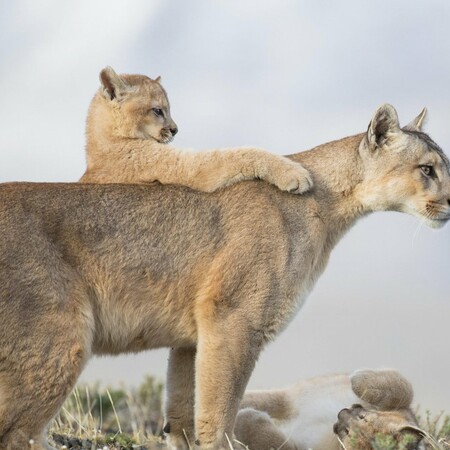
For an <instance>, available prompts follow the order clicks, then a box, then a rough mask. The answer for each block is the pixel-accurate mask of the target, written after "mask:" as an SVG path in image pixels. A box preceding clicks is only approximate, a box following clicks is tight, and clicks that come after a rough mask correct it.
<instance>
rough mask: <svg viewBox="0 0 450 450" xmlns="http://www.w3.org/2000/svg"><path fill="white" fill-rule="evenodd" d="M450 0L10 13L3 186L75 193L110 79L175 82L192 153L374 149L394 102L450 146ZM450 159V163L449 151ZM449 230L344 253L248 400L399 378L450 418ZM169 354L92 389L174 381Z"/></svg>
mask: <svg viewBox="0 0 450 450" xmlns="http://www.w3.org/2000/svg"><path fill="white" fill-rule="evenodd" d="M449 19H450V3H449V2H448V0H428V1H426V2H425V1H417V2H411V1H407V0H397V1H392V0H389V1H388V0H380V1H377V2H374V1H368V0H347V1H345V2H333V1H331V0H310V1H304V0H271V1H269V0H227V1H226V2H211V1H206V0H190V1H189V2H187V1H183V0H178V1H177V0H159V1H156V0H134V1H133V2H126V1H125V0H123V1H118V0H96V1H95V2H93V1H91V0H78V1H77V2H61V1H59V0H39V1H36V0H15V1H14V2H7V1H6V0H0V86H1V101H0V124H1V125H0V181H2V182H4V181H13V180H28V181H76V180H77V179H78V178H79V177H80V176H81V175H82V173H83V172H84V168H85V159H84V121H85V116H86V112H87V108H88V105H89V102H90V99H91V97H92V96H93V94H94V93H95V91H96V89H97V88H98V85H99V82H98V73H99V71H100V70H101V69H102V68H103V67H104V66H106V65H111V66H112V67H113V68H114V69H115V70H116V71H117V72H119V73H143V74H146V75H149V76H150V77H153V78H155V77H156V76H158V75H161V76H162V83H163V85H164V86H165V88H166V89H167V91H168V94H169V97H170V100H171V105H172V116H173V118H174V119H175V121H176V122H177V124H178V126H179V129H180V132H179V134H178V135H177V137H176V140H175V145H177V146H180V147H190V148H195V149H209V148H212V147H229V146H238V145H257V146H261V147H264V148H266V149H268V150H270V151H272V152H274V153H279V154H288V153H295V152H298V151H301V150H305V149H308V148H310V147H313V146H315V145H318V144H320V143H324V142H327V141H330V140H333V139H337V138H341V137H343V136H346V135H350V134H355V133H358V132H362V131H364V130H365V129H366V127H367V125H368V123H369V120H370V119H371V117H372V114H373V113H374V111H375V110H376V108H377V107H378V106H379V105H380V104H381V103H384V102H389V103H392V104H393V105H394V106H395V107H396V108H397V111H398V113H399V117H400V120H401V122H402V123H403V124H406V123H407V122H409V121H410V120H411V119H412V118H413V117H415V116H416V115H417V114H418V113H419V112H420V110H421V109H422V107H423V106H427V107H428V108H429V121H428V123H427V125H426V131H428V132H429V133H430V134H431V136H432V137H433V138H434V139H435V140H436V142H438V143H439V144H440V145H441V146H442V147H443V148H444V150H446V149H448V148H449V145H450V126H449V125H450V123H449V122H450V89H449V80H450V27H449ZM447 154H449V152H448V151H447ZM449 231H450V229H449V227H447V228H445V229H443V230H440V231H438V232H435V231H432V230H430V229H428V228H426V227H425V226H423V225H421V224H420V223H419V222H418V220H417V219H415V218H412V217H409V216H406V215H401V214H396V213H379V214H375V215H373V216H370V217H368V218H366V219H364V220H361V221H360V222H359V223H358V224H357V225H356V226H355V227H354V229H353V230H351V231H350V233H349V234H348V235H347V236H346V237H345V238H344V239H343V240H342V241H341V243H340V244H339V245H338V246H337V248H336V249H335V251H334V253H333V254H332V257H331V260H330V263H329V266H328V268H327V269H326V271H325V274H324V275H323V276H322V277H321V278H320V279H319V281H318V283H317V285H316V287H315V289H314V290H313V292H312V293H311V295H310V297H309V299H308V301H307V303H306V306H305V307H304V308H303V309H302V310H301V311H300V313H299V314H298V315H297V317H296V318H295V319H294V320H293V321H292V323H291V324H290V325H289V327H288V328H287V330H286V331H285V332H284V333H283V334H282V335H281V336H280V337H279V338H278V339H277V340H276V341H275V342H274V343H272V344H271V345H269V346H268V347H267V348H266V350H265V351H264V352H263V354H262V356H261V358H260V360H259V362H258V364H257V367H256V370H255V371H254V373H253V376H252V378H251V381H250V387H251V388H270V387H281V386H283V385H286V384H289V383H293V382H295V381H296V380H298V379H300V378H303V377H309V376H314V375H319V374H325V373H332V372H342V371H353V370H355V369H358V368H367V367H370V368H379V367H394V368H397V369H399V370H400V371H402V372H403V373H404V374H405V375H406V376H407V377H408V378H409V379H410V380H411V381H412V383H413V385H414V388H415V391H416V404H419V405H420V406H421V408H422V409H431V410H433V412H438V411H439V410H446V411H447V412H449V411H450V356H449V354H450V276H449V275H450V273H449V272H450V232H449ZM166 360H167V351H166V350H164V349H163V350H155V351H151V352H146V353H142V354H139V355H129V356H121V357H115V358H112V357H111V358H96V359H93V360H92V361H91V362H90V363H89V365H88V367H87V368H86V370H85V371H84V373H83V375H82V378H81V379H82V380H84V381H93V380H101V381H102V383H104V384H109V383H113V384H114V383H118V382H119V381H122V382H124V383H126V384H129V385H135V384H137V383H139V382H140V381H141V380H142V379H143V376H144V374H146V373H149V374H153V375H155V376H157V377H159V378H161V379H162V380H164V377H165V370H166Z"/></svg>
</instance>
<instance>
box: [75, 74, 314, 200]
mask: <svg viewBox="0 0 450 450" xmlns="http://www.w3.org/2000/svg"><path fill="white" fill-rule="evenodd" d="M160 81H161V78H160V77H158V78H157V79H156V80H152V79H150V78H148V77H146V76H145V75H117V74H116V73H115V72H114V70H113V69H112V68H111V67H106V68H105V69H103V70H102V71H101V72H100V82H101V87H100V89H99V90H98V91H97V93H96V94H95V96H94V98H93V99H92V102H91V105H90V107H89V113H88V117H87V121H86V159H87V169H86V172H85V174H84V175H83V177H82V178H81V180H80V181H82V182H84V183H144V182H147V183H148V182H152V181H159V182H160V183H162V184H182V185H184V186H189V187H191V188H193V189H197V190H199V191H206V192H213V191H215V190H217V189H220V188H223V187H225V186H228V185H231V184H234V183H237V182H238V181H242V180H252V179H262V180H265V181H267V182H268V183H272V184H274V185H275V186H277V187H278V188H279V189H281V190H283V191H289V192H292V193H296V194H301V193H304V192H306V191H308V190H309V189H311V187H312V179H311V176H310V174H309V173H308V171H307V170H306V169H305V168H303V167H302V166H301V164H299V163H297V162H294V161H292V160H291V159H288V158H285V157H283V156H279V155H273V154H271V153H268V152H266V151H264V150H261V149H257V148H250V147H239V148H233V149H225V150H212V151H208V152H193V151H188V150H182V149H178V148H175V147H171V146H170V145H169V142H171V141H172V139H173V137H174V136H175V134H176V133H177V132H178V128H177V126H176V124H175V122H174V121H173V119H172V117H171V115H170V104H169V99H168V98H167V94H166V91H165V90H164V88H163V87H162V85H161V83H160Z"/></svg>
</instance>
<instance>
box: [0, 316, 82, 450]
mask: <svg viewBox="0 0 450 450" xmlns="http://www.w3.org/2000/svg"><path fill="white" fill-rule="evenodd" d="M62 316H63V314H61V317H58V318H54V320H52V319H50V318H48V317H47V318H46V320H42V319H39V318H36V320H35V321H30V323H28V324H27V325H28V327H27V326H25V324H23V328H22V329H21V336H20V339H14V340H6V339H1V344H2V345H1V348H0V450H26V449H28V448H32V449H33V450H44V449H49V448H51V447H49V446H48V444H47V437H46V436H45V430H46V426H47V425H48V423H49V421H50V420H51V419H52V418H53V417H54V416H55V414H56V413H57V412H58V410H59V408H60V407H61V405H62V403H63V402H64V400H65V398H66V397H67V395H68V394H69V392H70V391H71V389H72V388H73V386H74V384H75V382H76V380H77V378H78V375H79V373H80V372H81V370H82V368H83V366H84V364H85V361H86V359H87V356H88V351H87V349H86V345H85V338H84V337H83V338H82V339H80V338H79V337H78V336H77V334H79V333H76V332H74V331H73V330H70V327H69V326H66V325H68V324H69V322H67V321H65V320H64V318H63V317H62ZM31 322H34V323H31ZM71 326H73V327H76V324H75V321H73V322H72V323H71ZM78 331H79V330H78ZM1 337H3V338H4V337H5V335H3V336H1ZM30 440H32V441H33V446H32V447H30V444H29V443H30Z"/></svg>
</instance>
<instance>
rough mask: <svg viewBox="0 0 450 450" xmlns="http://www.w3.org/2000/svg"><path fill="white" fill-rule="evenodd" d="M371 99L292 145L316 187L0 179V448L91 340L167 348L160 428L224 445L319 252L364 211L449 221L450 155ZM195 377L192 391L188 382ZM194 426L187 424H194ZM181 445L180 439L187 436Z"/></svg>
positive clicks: (44, 410)
mask: <svg viewBox="0 0 450 450" xmlns="http://www.w3.org/2000/svg"><path fill="white" fill-rule="evenodd" d="M422 118H423V116H422V115H421V116H419V118H417V119H416V120H415V121H413V122H412V124H411V125H410V126H409V127H408V129H402V128H400V125H399V122H398V118H397V114H396V112H395V110H394V108H393V107H392V106H389V105H384V106H382V107H380V108H379V109H378V110H377V111H376V113H375V115H374V117H373V119H372V121H371V122H370V125H369V128H368V131H367V132H366V133H363V134H359V135H356V136H351V137H347V138H344V139H342V140H340V141H335V142H331V143H328V144H324V145H321V146H319V147H316V148H314V149H312V150H310V151H306V152H303V153H298V154H296V155H292V156H291V158H292V159H293V160H294V161H299V162H300V163H301V164H302V165H304V166H305V167H306V169H307V170H309V171H310V173H311V174H312V176H313V178H314V188H313V190H312V191H311V192H309V193H307V194H305V195H291V194H288V193H286V192H282V191H280V190H278V189H275V188H274V187H273V186H271V185H269V184H267V183H263V182H260V181H247V182H243V183H239V184H236V185H233V186H230V187H228V188H226V189H223V190H220V191H217V192H214V193H211V194H206V193H202V192H198V191H194V190H191V189H189V188H186V187H182V186H162V185H150V186H149V185H144V184H141V185H124V184H120V185H114V184H83V183H73V184H33V183H12V184H4V185H1V186H0V198H1V199H2V201H1V203H0V235H1V237H2V239H1V240H0V279H1V280H2V281H1V284H0V317H1V318H2V327H1V328H0V449H2V450H5V449H9V450H18V449H20V450H22V449H24V448H26V447H27V445H28V439H29V438H33V439H34V441H35V448H34V450H41V449H42V448H45V446H46V444H45V441H44V438H43V431H44V428H45V425H46V424H47V422H48V421H49V420H50V419H51V417H52V416H53V415H54V414H55V413H56V412H57V410H58V408H59V407H60V406H61V404H62V402H63V401H64V399H65V397H66V395H67V393H68V392H69V391H70V390H71V388H72V386H73V385H74V383H75V381H76V379H77V377H78V375H79V373H80V372H81V370H82V369H83V366H84V364H85V362H86V361H87V360H88V358H89V357H90V356H91V355H92V354H118V353H121V352H134V351H140V350H144V349H150V348H155V347H163V346H167V347H172V348H173V350H172V351H171V357H170V361H169V373H168V383H167V384H168V399H167V421H168V425H167V427H166V431H168V432H169V431H170V433H169V444H170V446H171V447H172V448H173V449H174V448H175V449H187V448H188V445H187V443H186V441H185V435H186V436H187V438H188V439H189V440H191V442H193V441H196V442H197V446H198V447H200V448H201V449H203V450H205V449H208V450H210V449H214V450H216V449H221V450H222V449H228V448H229V444H228V439H232V433H233V426H234V421H235V417H236V414H237V412H238V408H239V403H240V400H241V397H242V395H243V393H244V390H245V386H246V384H247V381H248V379H249V377H250V374H251V372H252V370H253V367H254V364H255V361H256V359H257V358H258V355H259V353H260V351H261V350H262V348H263V347H264V346H265V344H266V343H267V342H269V341H270V340H272V339H274V338H275V337H276V335H277V334H278V333H279V332H280V331H281V330H282V329H283V328H285V327H286V326H287V324H288V323H289V321H290V320H291V319H292V317H293V316H294V315H295V313H296V312H297V311H298V309H299V308H300V307H301V305H302V304H303V301H304V300H305V298H306V296H307V294H308V292H309V291H310V290H311V289H312V287H313V285H314V283H315V281H316V280H317V278H318V277H319V276H320V274H321V273H322V272H323V270H324V269H325V266H326V264H327V260H328V258H329V255H330V253H331V250H332V249H333V247H334V246H335V245H336V243H337V242H338V241H339V239H340V238H341V237H342V236H343V234H344V233H345V232H346V231H348V230H349V229H350V228H351V226H352V225H353V224H354V223H355V222H356V221H357V220H358V219H359V218H360V217H362V216H364V215H367V214H369V213H371V212H373V211H379V210H395V211H403V212H408V213H410V214H414V215H416V216H418V217H419V218H420V219H421V220H423V221H425V222H426V223H427V224H428V225H430V226H432V227H436V228H437V227H442V226H443V225H444V224H445V223H446V222H447V221H448V220H449V219H450V172H449V161H448V159H447V158H446V156H445V155H444V153H443V152H442V150H441V149H440V148H439V147H438V146H437V144H435V143H434V142H433V141H432V140H431V139H430V138H429V137H428V136H427V135H425V134H423V133H422V132H420V131H418V130H414V129H413V128H417V127H418V126H419V125H420V123H421V121H422ZM194 386H195V390H194ZM194 424H195V426H194ZM192 445H193V444H192Z"/></svg>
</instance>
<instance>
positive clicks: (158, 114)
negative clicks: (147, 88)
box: [152, 108, 163, 117]
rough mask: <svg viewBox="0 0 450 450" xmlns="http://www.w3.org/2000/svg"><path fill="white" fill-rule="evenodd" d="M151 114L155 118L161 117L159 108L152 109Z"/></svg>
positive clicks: (161, 112)
mask: <svg viewBox="0 0 450 450" xmlns="http://www.w3.org/2000/svg"><path fill="white" fill-rule="evenodd" d="M152 111H153V114H154V115H155V116H157V117H162V116H163V111H162V109H160V108H152Z"/></svg>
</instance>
